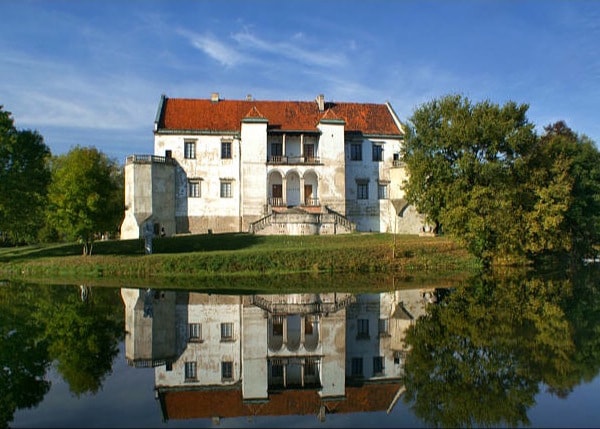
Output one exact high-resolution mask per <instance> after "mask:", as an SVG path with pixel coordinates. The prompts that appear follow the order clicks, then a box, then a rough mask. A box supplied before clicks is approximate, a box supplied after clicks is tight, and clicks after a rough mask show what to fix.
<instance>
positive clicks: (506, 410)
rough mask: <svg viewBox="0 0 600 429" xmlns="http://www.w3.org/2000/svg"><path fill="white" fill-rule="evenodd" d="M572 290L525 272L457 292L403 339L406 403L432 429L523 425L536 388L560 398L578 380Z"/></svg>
mask: <svg viewBox="0 0 600 429" xmlns="http://www.w3.org/2000/svg"><path fill="white" fill-rule="evenodd" d="M572 289H573V288H572V283H571V282H570V280H568V279H544V278H540V277H537V276H529V275H528V274H527V273H525V272H517V273H516V274H511V275H510V276H503V277H495V276H489V275H486V276H481V277H477V278H474V279H471V280H470V281H469V282H467V283H466V284H464V285H461V286H459V287H458V288H456V290H455V291H453V292H452V293H451V294H450V295H449V296H448V297H446V298H445V299H444V300H442V301H441V303H440V304H439V305H436V306H432V307H430V309H429V310H428V314H427V315H426V316H424V317H422V318H420V319H419V320H418V321H417V322H416V324H415V325H413V326H411V328H409V330H408V331H407V335H406V344H407V346H408V350H409V351H408V354H407V358H406V364H405V368H404V372H405V375H404V384H405V386H406V393H405V396H404V401H405V402H407V403H409V404H411V407H412V408H413V410H414V411H415V414H416V415H417V416H419V417H420V418H422V419H423V421H424V422H426V424H428V425H430V426H450V427H472V426H474V427H483V426H486V427H490V426H491V427H494V426H521V425H526V424H528V423H529V420H528V417H527V410H528V409H529V408H530V407H532V406H533V405H534V404H535V395H536V394H537V393H538V392H539V385H540V383H545V384H546V385H548V386H550V388H551V389H553V390H554V391H563V392H564V391H568V389H569V388H571V387H572V386H574V385H575V384H577V383H576V382H575V383H573V381H574V380H577V381H578V380H579V376H580V374H581V373H580V371H579V370H578V365H577V354H576V348H575V342H574V338H575V337H576V335H575V334H574V330H573V325H571V323H570V322H569V319H568V318H567V317H566V312H565V307H566V303H567V302H568V301H569V299H570V297H571V295H572ZM590 340H591V341H593V342H594V344H596V343H597V341H596V339H595V338H590ZM596 367H597V365H596Z"/></svg>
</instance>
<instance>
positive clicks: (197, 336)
mask: <svg viewBox="0 0 600 429" xmlns="http://www.w3.org/2000/svg"><path fill="white" fill-rule="evenodd" d="M202 341H203V340H202V323H188V342H194V343H201V342H202Z"/></svg>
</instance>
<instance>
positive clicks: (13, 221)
mask: <svg viewBox="0 0 600 429" xmlns="http://www.w3.org/2000/svg"><path fill="white" fill-rule="evenodd" d="M49 158H50V149H49V148H48V146H46V145H45V144H44V139H43V138H42V136H41V135H40V134H38V133H37V132H36V131H30V130H21V131H19V130H17V129H16V128H15V126H14V121H13V119H12V117H11V114H10V112H6V111H3V110H2V106H0V235H1V236H2V239H3V241H7V242H9V243H12V244H21V243H31V242H34V241H36V240H37V236H38V234H37V233H38V231H40V230H41V229H42V227H43V225H44V221H45V219H44V208H45V206H46V194H47V189H48V184H49V182H50V170H49V166H48V159H49Z"/></svg>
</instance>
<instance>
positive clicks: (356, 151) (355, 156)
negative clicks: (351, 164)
mask: <svg viewBox="0 0 600 429" xmlns="http://www.w3.org/2000/svg"><path fill="white" fill-rule="evenodd" d="M362 159H363V157H362V143H350V161H362Z"/></svg>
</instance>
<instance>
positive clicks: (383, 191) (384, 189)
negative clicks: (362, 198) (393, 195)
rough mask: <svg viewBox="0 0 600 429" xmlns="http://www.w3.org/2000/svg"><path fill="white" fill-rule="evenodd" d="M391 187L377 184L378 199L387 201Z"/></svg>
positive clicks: (385, 184)
mask: <svg viewBox="0 0 600 429" xmlns="http://www.w3.org/2000/svg"><path fill="white" fill-rule="evenodd" d="M388 188H389V186H388V184H387V183H378V184H377V199H379V200H387V199H389V193H388V191H389V189H388Z"/></svg>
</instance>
